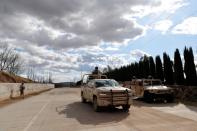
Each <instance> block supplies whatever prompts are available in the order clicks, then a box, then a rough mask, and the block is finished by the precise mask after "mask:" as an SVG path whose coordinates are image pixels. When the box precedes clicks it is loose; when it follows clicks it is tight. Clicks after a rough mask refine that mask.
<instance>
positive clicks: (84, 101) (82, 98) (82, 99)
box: [81, 92, 86, 103]
mask: <svg viewBox="0 0 197 131" xmlns="http://www.w3.org/2000/svg"><path fill="white" fill-rule="evenodd" d="M81 102H82V103H86V99H85V98H84V96H83V92H81Z"/></svg>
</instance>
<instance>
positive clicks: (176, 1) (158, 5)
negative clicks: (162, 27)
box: [127, 0, 189, 19]
mask: <svg viewBox="0 0 197 131" xmlns="http://www.w3.org/2000/svg"><path fill="white" fill-rule="evenodd" d="M152 3H153V4H152V5H151V6H150V5H136V6H133V7H132V8H131V10H132V14H130V17H136V18H142V17H144V16H147V15H153V19H154V17H159V16H160V15H162V14H163V13H167V14H173V13H175V11H176V10H178V9H180V8H181V7H184V6H187V5H188V4H189V3H187V2H185V0H157V1H155V2H152ZM127 17H129V14H127Z"/></svg>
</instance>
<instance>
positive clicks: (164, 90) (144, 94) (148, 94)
mask: <svg viewBox="0 0 197 131" xmlns="http://www.w3.org/2000/svg"><path fill="white" fill-rule="evenodd" d="M130 87H131V90H132V93H133V95H134V96H135V97H137V98H143V99H144V100H145V101H147V102H152V101H157V100H162V101H164V102H172V101H173V100H174V93H173V89H172V88H170V87H167V86H164V85H163V84H162V81H161V80H159V79H133V80H132V82H131V86H130Z"/></svg>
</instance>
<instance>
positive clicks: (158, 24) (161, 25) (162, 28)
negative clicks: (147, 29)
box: [153, 20, 173, 34]
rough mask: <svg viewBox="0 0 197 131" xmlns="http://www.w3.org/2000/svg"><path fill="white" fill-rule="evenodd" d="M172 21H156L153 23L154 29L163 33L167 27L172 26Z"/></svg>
mask: <svg viewBox="0 0 197 131" xmlns="http://www.w3.org/2000/svg"><path fill="white" fill-rule="evenodd" d="M172 24H173V23H172V21H170V20H162V21H158V22H156V23H155V24H154V27H153V28H154V29H155V30H159V31H161V32H162V34H165V33H166V32H167V31H168V30H169V28H170V27H171V26H172Z"/></svg>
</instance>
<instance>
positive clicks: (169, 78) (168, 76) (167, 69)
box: [163, 52, 174, 85]
mask: <svg viewBox="0 0 197 131" xmlns="http://www.w3.org/2000/svg"><path fill="white" fill-rule="evenodd" d="M163 62H164V78H165V80H166V81H165V84H168V85H172V84H174V80H173V69H172V65H173V62H172V61H171V60H170V57H169V56H168V55H167V54H166V53H165V52H164V53H163Z"/></svg>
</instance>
